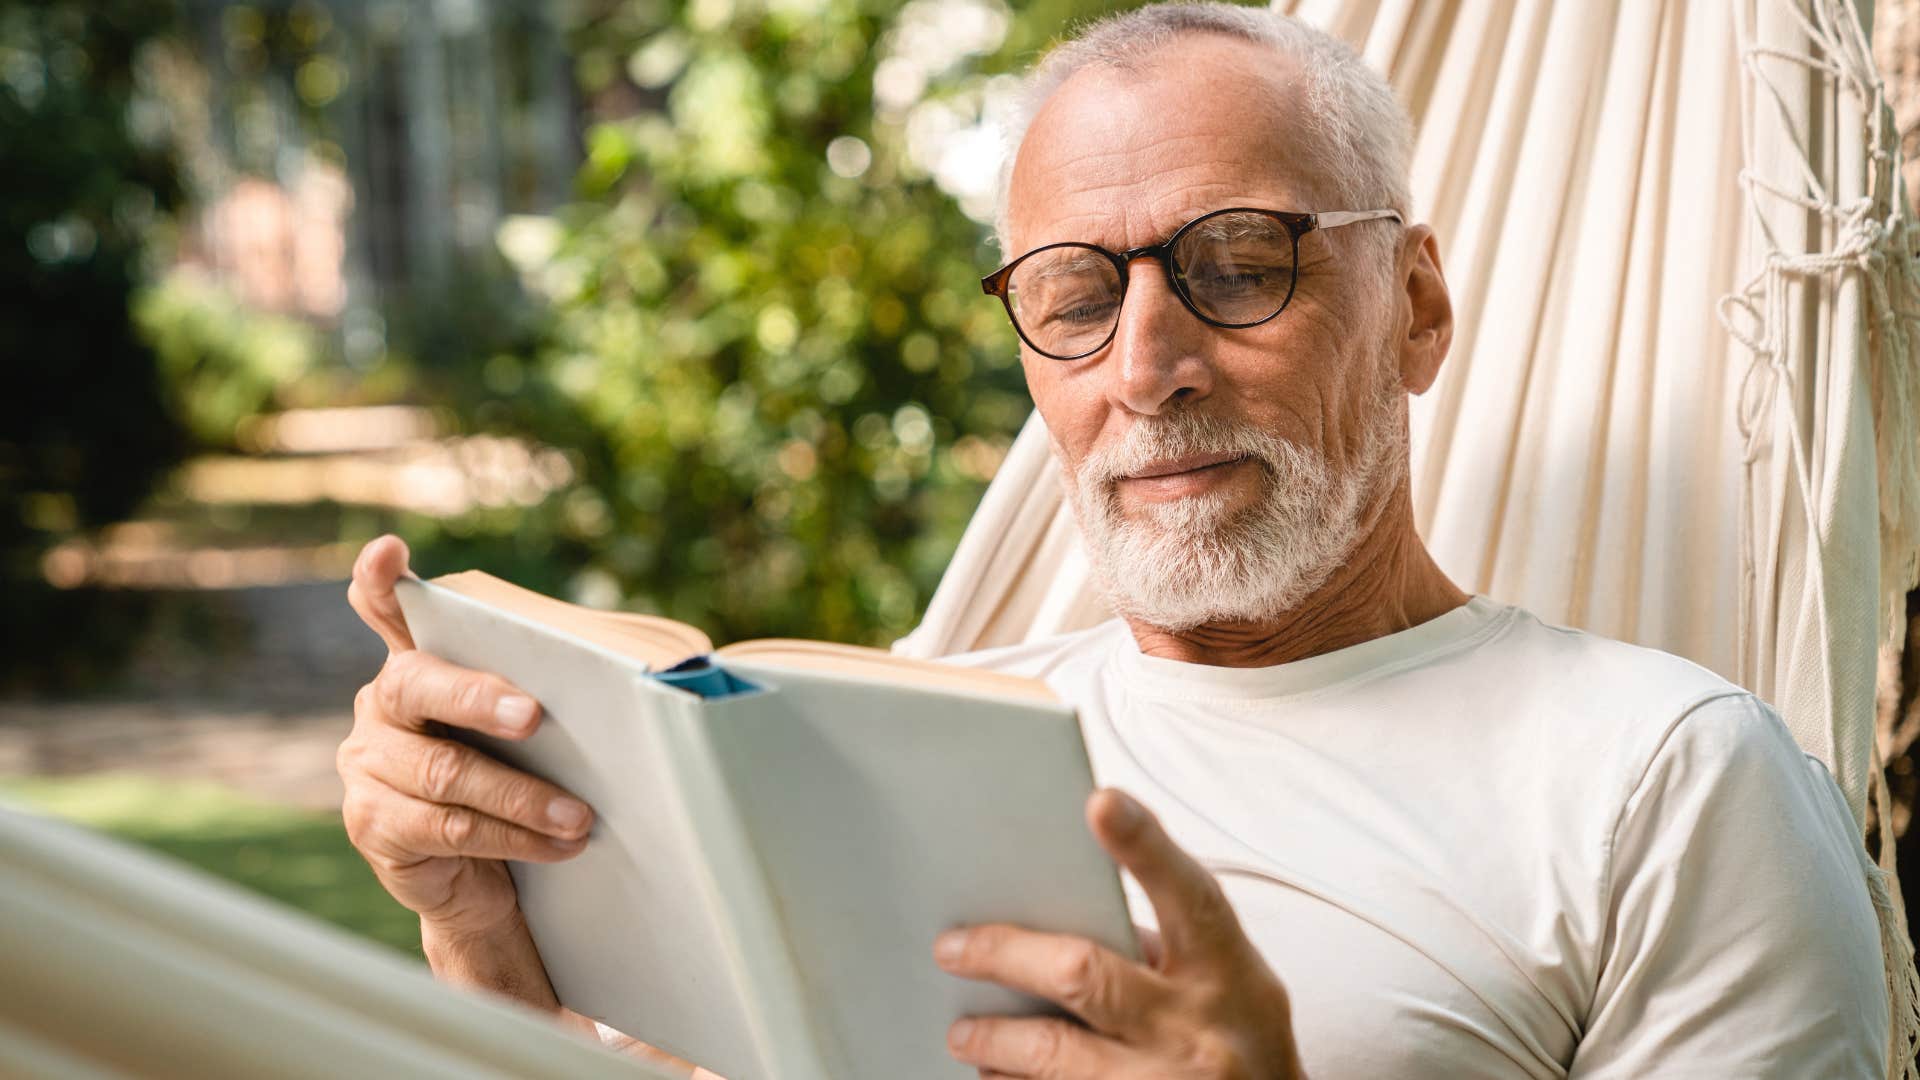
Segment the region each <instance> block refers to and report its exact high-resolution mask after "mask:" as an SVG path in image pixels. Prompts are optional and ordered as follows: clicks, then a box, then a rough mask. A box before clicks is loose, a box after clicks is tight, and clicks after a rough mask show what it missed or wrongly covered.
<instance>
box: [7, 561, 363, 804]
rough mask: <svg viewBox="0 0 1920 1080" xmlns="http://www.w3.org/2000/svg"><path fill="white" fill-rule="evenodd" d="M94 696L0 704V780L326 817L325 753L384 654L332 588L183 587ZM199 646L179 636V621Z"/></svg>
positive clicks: (336, 789)
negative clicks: (77, 782) (124, 668)
mask: <svg viewBox="0 0 1920 1080" xmlns="http://www.w3.org/2000/svg"><path fill="white" fill-rule="evenodd" d="M168 603H169V604H170V605H177V607H178V609H179V610H178V611H177V612H174V613H173V616H174V617H170V618H163V619H159V620H156V627H157V628H156V630H155V631H154V632H153V633H152V634H151V635H150V636H149V639H148V640H146V641H144V642H143V643H142V644H141V646H140V648H139V649H138V650H136V653H135V655H134V656H133V658H132V662H131V664H130V666H129V668H128V674H127V677H126V679H125V680H124V682H123V683H122V684H121V685H119V686H116V687H114V688H112V689H111V690H108V691H106V692H104V693H103V694H101V695H100V696H98V697H89V698H85V699H77V700H76V699H65V700H0V777H8V776H31V775H39V776H64V775H78V774H86V773H102V772H128V773H139V774H142V775H147V776H153V777H158V778H163V779H180V780H209V781H213V782H216V783H219V784H221V785H224V786H226V787H230V788H232V789H235V790H237V791H240V792H244V793H246V794H249V795H252V796H255V797H258V798H261V799H264V800H268V801H271V802H275V803H279V804H282V805H288V806H296V807H301V808H306V809H325V810H338V809H339V807H340V781H339V779H338V778H337V777H336V776H335V774H334V767H333V757H334V751H335V750H336V749H337V748H338V746H339V744H340V740H341V739H343V738H345V737H346V734H347V731H348V729H349V728H350V727H351V726H352V723H353V694H354V691H355V690H356V689H357V688H358V687H359V685H360V684H361V683H363V682H365V681H366V680H367V679H368V678H370V677H372V675H373V674H374V673H375V672H376V671H378V670H379V667H380V663H381V661H382V660H383V659H384V657H385V650H384V649H383V648H382V646H381V645H380V641H379V639H378V638H376V637H375V636H374V635H373V634H372V632H371V631H368V630H367V629H366V628H365V627H363V626H362V625H361V624H360V621H359V620H358V619H357V618H356V617H355V616H354V614H353V612H352V610H351V609H349V608H348V607H347V603H346V586H345V583H344V582H320V583H314V584H298V585H284V586H273V587H263V588H253V589H233V590H225V591H219V590H213V591H195V592H190V593H182V594H178V595H177V596H174V597H171V598H169V600H168ZM183 624H184V625H192V626H194V627H196V628H197V631H196V634H195V635H193V636H196V637H199V638H201V639H202V640H200V641H198V642H194V641H189V640H187V638H188V635H186V634H184V633H183V632H181V630H180V627H181V626H182V625H183Z"/></svg>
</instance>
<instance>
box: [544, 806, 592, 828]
mask: <svg viewBox="0 0 1920 1080" xmlns="http://www.w3.org/2000/svg"><path fill="white" fill-rule="evenodd" d="M592 816H593V811H591V810H588V809H587V804H586V803H583V802H581V801H580V800H578V799H568V798H558V799H555V800H553V801H552V802H550V803H548V804H547V820H548V821H551V822H553V824H554V826H555V827H556V828H561V829H565V830H567V831H568V832H572V831H574V830H575V829H579V828H582V827H584V826H585V825H586V823H587V820H588V819H589V818H591V817H592Z"/></svg>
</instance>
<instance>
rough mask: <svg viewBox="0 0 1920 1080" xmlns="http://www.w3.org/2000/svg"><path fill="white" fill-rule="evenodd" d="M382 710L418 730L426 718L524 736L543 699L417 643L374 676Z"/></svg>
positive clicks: (491, 732)
mask: <svg viewBox="0 0 1920 1080" xmlns="http://www.w3.org/2000/svg"><path fill="white" fill-rule="evenodd" d="M373 686H374V692H375V694H376V696H377V697H378V699H379V704H380V708H381V711H382V712H384V713H385V714H386V717H387V719H388V720H389V721H391V722H392V723H394V724H396V725H398V726H400V727H405V728H409V729H412V730H415V731H418V730H421V729H422V728H424V727H425V726H426V722H427V721H428V720H438V721H440V722H441V723H443V724H451V725H453V726H454V727H462V728H466V729H468V730H470V731H480V732H485V733H486V734H488V735H498V736H500V737H501V738H503V739H524V738H526V737H527V736H528V735H531V734H533V729H534V727H535V726H536V725H537V724H538V723H539V720H540V705H539V703H537V702H535V701H534V700H533V699H532V698H530V697H528V696H527V695H526V694H524V693H522V692H521V691H520V690H519V689H518V688H517V687H515V686H514V685H513V684H512V683H510V682H508V681H507V680H505V679H503V678H501V677H500V676H498V675H493V674H489V673H488V672H484V671H474V670H473V669H471V668H463V667H461V666H459V665H458V664H450V663H448V662H447V661H445V660H442V659H440V658H439V657H437V656H434V655H432V654H430V653H424V652H421V651H420V650H418V649H409V650H407V651H406V652H398V653H393V654H392V655H390V656H388V657H387V662H386V665H385V666H384V667H382V668H381V669H380V674H379V676H378V677H377V678H375V679H374V680H373Z"/></svg>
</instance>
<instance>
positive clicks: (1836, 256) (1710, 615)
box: [896, 0, 1920, 1075]
mask: <svg viewBox="0 0 1920 1080" xmlns="http://www.w3.org/2000/svg"><path fill="white" fill-rule="evenodd" d="M1280 6H1282V7H1283V8H1286V9H1288V10H1291V11H1292V12H1293V13H1294V14H1297V15H1299V16H1301V17H1302V18H1304V19H1306V20H1307V21H1309V22H1312V23H1314V24H1316V25H1319V26H1322V27H1324V28H1326V29H1328V30H1330V31H1332V32H1333V33H1335V34H1338V35H1340V36H1341V37H1344V38H1345V39H1347V40H1348V41H1350V42H1353V43H1354V44H1355V45H1356V47H1358V48H1360V49H1361V50H1362V51H1363V52H1364V53H1365V55H1366V57H1367V58H1368V60H1369V61H1370V62H1371V63H1373V64H1374V65H1375V66H1376V67H1378V68H1379V69H1381V70H1383V71H1385V72H1387V73H1388V75H1389V78H1390V79H1391V81H1392V82H1393V84H1394V87H1395V89H1396V91H1397V92H1398V93H1399V94H1400V96H1401V98H1402V100H1403V101H1404V102H1406V104H1407V105H1408V108H1409V109H1410V111H1411V112H1412V114H1413V118H1414V122H1415V126H1416V130H1417V142H1416V149H1415V156H1414V163H1413V192H1414V199H1415V206H1414V211H1415V216H1416V218H1417V219H1420V220H1425V221H1428V222H1431V223H1432V224H1433V225H1434V227H1435V229H1436V230H1437V231H1438V234H1439V238H1440V243H1441V249H1442V253H1443V257H1444V258H1443V261H1444V263H1445V266H1446V270H1447V276H1448V280H1449V283H1450V285H1451V287H1452V291H1453V299H1454V304H1455V315H1456V336H1455V339H1454V343H1453V351H1452V354H1451V356H1450V358H1449V359H1448V361H1447V365H1446V367H1445V369H1444V370H1443V371H1442V374H1441V377H1440V381H1439V383H1438V384H1437V385H1436V386H1435V387H1434V389H1433V390H1432V391H1431V392H1430V393H1428V394H1427V395H1426V396H1425V397H1423V398H1419V399H1416V400H1415V403H1414V407H1413V496H1414V505H1415V511H1416V515H1417V520H1418V523H1419V527H1420V530H1421V532H1422V534H1423V535H1424V536H1425V538H1426V540H1427V543H1428V544H1429V546H1430V547H1431V548H1432V550H1433V552H1434V554H1435V556H1436V558H1437V559H1438V560H1439V562H1440V565H1441V566H1442V567H1443V568H1445V569H1446V570H1447V571H1448V572H1449V573H1450V574H1451V575H1452V576H1453V577H1454V579H1455V580H1456V581H1458V582H1459V583H1460V584H1461V585H1462V586H1463V587H1466V588H1469V589H1471V590H1473V591H1476V592H1480V593H1485V594H1487V595H1490V596H1494V597H1497V598H1499V599H1501V600H1505V601H1510V602H1513V603H1517V604H1520V605H1521V606H1523V607H1526V608H1529V609H1531V610H1532V611H1534V612H1536V613H1538V614H1539V615H1541V616H1542V617H1543V618H1546V619H1548V620H1550V621H1554V622H1560V623H1564V624H1570V625H1574V626H1580V627H1585V628H1588V629H1592V630H1594V631H1597V632H1599V633H1602V634H1605V635H1607V636H1610V637H1616V638H1622V639H1625V640H1628V641H1634V642H1640V643H1643V644H1647V645H1652V646H1655V647H1658V648H1661V649H1665V650H1667V651H1670V652H1674V653H1678V654H1680V655H1682V656H1686V657H1689V658H1692V659H1693V660H1695V661H1697V662H1699V663H1701V664H1703V665H1705V666H1707V667H1709V668H1712V669H1713V670H1715V671H1718V672H1720V673H1721V674H1723V675H1725V676H1726V677H1728V678H1729V679H1732V680H1734V681H1736V682H1738V683H1740V684H1742V685H1744V686H1746V687H1748V688H1750V689H1752V690H1754V691H1756V692H1757V693H1759V694H1760V696H1762V697H1763V698H1765V699H1766V700H1768V701H1770V702H1772V703H1774V704H1775V705H1776V707H1778V708H1779V709H1780V710H1781V712H1782V714H1783V715H1784V717H1785V718H1786V720H1787V723H1788V725H1789V727H1791V728H1792V730H1793V732H1794V735H1795V737H1796V738H1798V739H1799V741H1800V743H1801V745H1802V746H1803V747H1804V748H1806V749H1807V750H1808V751H1809V752H1811V753H1813V754H1815V755H1817V756H1818V757H1820V758H1821V759H1822V760H1823V761H1825V762H1826V763H1827V765H1828V767H1829V768H1830V769H1831V770H1832V772H1833V774H1834V776H1835V778H1836V779H1837V780H1838V781H1839V783H1840V785H1841V788H1842V790H1843V791H1845V793H1846V795H1847V799H1848V802H1849V804H1850V806H1851V807H1852V809H1853V812H1854V815H1855V819H1856V821H1859V822H1862V823H1863V827H1864V822H1865V821H1866V820H1867V814H1866V810H1867V804H1868V800H1869V797H1870V795H1874V794H1876V793H1875V792H1874V787H1875V783H1876V782H1877V781H1878V779H1879V775H1880V774H1879V768H1878V759H1877V755H1876V751H1875V738H1874V727H1873V725H1874V719H1873V718H1874V687H1875V658H1876V652H1877V648H1876V646H1877V645H1878V644H1879V642H1880V641H1881V640H1882V638H1883V637H1884V636H1887V635H1889V634H1891V633H1895V632H1897V630H1898V627H1899V626H1900V621H1901V616H1900V614H1899V613H1901V612H1903V611H1904V605H1903V602H1902V597H1903V595H1904V593H1905V591H1906V590H1907V589H1908V588H1910V587H1912V585H1913V584H1914V582H1915V578H1916V552H1917V550H1920V462H1917V461H1916V458H1917V457H1920V422H1917V421H1916V417H1915V410H1916V408H1920V393H1917V392H1916V382H1917V381H1920V376H1917V375H1916V371H1915V366H1916V358H1915V354H1914V351H1913V348H1914V345H1915V343H1916V341H1920V287H1917V286H1916V278H1915V268H1914V262H1913V259H1912V258H1911V257H1910V253H1912V252H1913V251H1915V250H1916V248H1917V247H1920V242H1917V240H1916V237H1915V235H1914V226H1913V224H1912V222H1911V221H1910V220H1909V218H1908V216H1907V213H1906V211H1905V210H1904V206H1905V197H1904V194H1903V193H1902V192H1901V191H1900V190H1899V187H1898V176H1897V172H1896V170H1895V168H1894V165H1895V156H1896V152H1897V139H1896V134H1895V131H1894V126H1893V120H1892V117H1891V115H1890V114H1889V113H1888V112H1887V111H1886V109H1885V105H1884V101H1883V100H1882V92H1881V88H1880V83H1879V79H1878V76H1877V75H1876V74H1875V71H1874V67H1873V64H1872V59H1871V52H1870V50H1869V47H1868V44H1867V35H1866V33H1865V32H1864V31H1863V28H1862V26H1861V24H1860V22H1859V17H1858V14H1857V13H1856V11H1855V10H1854V9H1853V8H1852V7H1851V6H1849V5H1848V4H1846V3H1844V2H1842V0H1729V2H1722V3H1699V2H1688V0H1640V2H1633V3H1625V4H1612V3H1597V2H1592V3H1586V2H1583V3H1552V2H1550V0H1419V2H1417V3H1416V2H1415V0H1296V2H1294V3H1282V4H1281V5H1280ZM1107 614H1108V613H1107V611H1106V609H1105V608H1104V606H1103V604H1102V602H1101V600H1100V597H1099V595H1098V593H1097V591H1096V590H1095V589H1094V588H1093V587H1092V585H1091V584H1090V582H1089V580H1088V568H1087V563H1086V560H1085V557H1084V555H1083V554H1082V552H1081V551H1080V548H1079V540H1078V535H1077V532H1076V530H1075V527H1074V525H1073V522H1072V520H1071V517H1070V514H1069V512H1068V511H1067V509H1066V508H1065V505H1064V504H1063V502H1062V499H1061V494H1060V489H1059V486H1058V483H1057V480H1056V478H1055V475H1054V471H1053V467H1052V465H1051V462H1050V460H1049V457H1048V446H1047V438H1046V432H1045V430H1044V429H1043V427H1042V426H1041V423H1040V421H1039V418H1038V417H1037V416H1036V417H1033V418H1031V419H1029V421H1028V423H1027V425H1026V428H1025V430H1023V431H1022V432H1021V434H1020V437H1019V438H1018V439H1017V440H1016V441H1015V443H1014V445H1013V447H1012V449H1011V450H1010V452H1009V454H1008V456H1007V458H1006V461H1005V462H1004V463H1003V465H1002V466H1001V469H1000V471H999V473H998V474H997V475H996V476H995V477H994V480H993V483H992V485H991V486H990V487H989V489H988V491H987V494H986V496H985V498H984V499H983V500H982V502H981V504H980V507H979V509H978V511H976V513H975V516H974V519H973V521H972V522H971V524H970V525H969V526H968V529H967V532H966V534H965V536H964V537H963V539H962V540H961V542H960V546H959V549H958V551H957V552H956V553H955V555H954V558H953V561H952V563H951V565H950V566H949V568H948V570H947V573H946V577H945V578H944V580H943V581H942V582H941V585H940V588H939V590H938V591H937V592H936V593H935V594H934V597H933V599H932V601H931V603H930V604H929V606H928V609H927V614H926V618H925V620H924V621H923V622H922V624H921V625H920V627H919V628H918V629H916V630H915V631H914V632H913V633H912V634H911V635H909V636H908V637H907V638H905V639H904V640H902V641H901V642H900V643H899V644H898V645H897V646H896V648H898V649H899V650H900V651H902V652H906V653H909V654H914V655H921V656H938V655H943V654H949V653H954V652H960V651H966V650H970V649H976V648H983V647H987V646H992V645H999V644H1007V643H1012V642H1020V641H1028V640H1033V639H1035V638H1039V637H1044V636H1047V635H1050V634H1055V633H1059V632H1062V631H1067V630H1073V629H1078V628H1080V627H1084V626H1088V625H1091V624H1093V623H1095V622H1098V621H1100V620H1102V619H1104V618H1106V617H1107ZM1882 788H1884V785H1882ZM1879 794H1880V797H1881V798H1882V799H1884V794H1883V792H1882V793H1879ZM1882 805H1883V806H1884V802H1883V803H1882ZM1883 820H1884V817H1883ZM1881 846H1882V848H1883V850H1884V851H1885V852H1886V854H1885V856H1884V857H1883V859H1884V862H1883V865H1884V866H1885V867H1886V868H1887V869H1889V870H1890V869H1891V858H1892V850H1893V845H1892V844H1891V843H1885V844H1882V845H1881ZM1873 886H1874V891H1875V895H1876V901H1877V903H1878V904H1879V905H1880V907H1881V915H1882V929H1883V939H1884V942H1885V945H1886V950H1887V952H1888V956H1887V958H1886V959H1887V966H1888V971H1889V985H1890V989H1891V990H1892V998H1893V1001H1892V1005H1893V1008H1894V1011H1895V1023H1894V1025H1893V1032H1894V1037H1895V1039H1896V1046H1897V1047H1906V1046H1909V1045H1910V1042H1909V1040H1910V1039H1912V1038H1913V1036H1914V1034H1915V1027H1916V1018H1915V1015H1914V1006H1913V979H1912V974H1911V973H1912V960H1911V948H1910V946H1909V945H1908V944H1907V936H1906V932H1905V925H1904V923H1905V920H1904V916H1903V915H1902V914H1901V911H1900V907H1899V897H1898V893H1897V882H1895V881H1894V880H1893V879H1891V878H1890V877H1879V878H1876V880H1875V881H1874V882H1873ZM1890 888H1891V889H1892V890H1894V891H1893V894H1892V895H1891V896H1890V895H1889V889H1890ZM1894 1056H1895V1058H1896V1061H1897V1062H1898V1063H1904V1062H1907V1061H1910V1060H1911V1058H1912V1052H1911V1051H1910V1050H1908V1051H1906V1052H1904V1053H1896V1054H1895V1055H1894ZM1896 1068H1905V1066H1904V1064H1897V1065H1896ZM1894 1075H1920V1072H1911V1071H1909V1072H1904V1073H1903V1072H1896V1073H1895V1074H1894Z"/></svg>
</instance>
